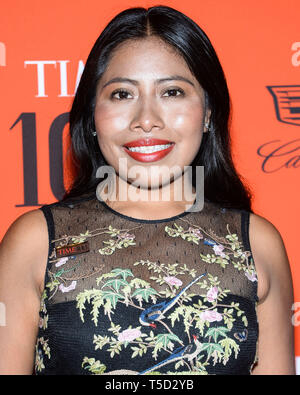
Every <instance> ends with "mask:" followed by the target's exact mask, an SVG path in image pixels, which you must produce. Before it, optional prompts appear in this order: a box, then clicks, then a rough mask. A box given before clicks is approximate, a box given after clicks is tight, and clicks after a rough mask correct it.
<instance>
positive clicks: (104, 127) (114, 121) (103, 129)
mask: <svg viewBox="0 0 300 395" xmlns="http://www.w3.org/2000/svg"><path fill="white" fill-rule="evenodd" d="M128 122H129V121H128V119H127V117H126V116H124V113H116V111H113V110H110V109H108V108H105V107H104V108H102V109H101V110H98V111H97V112H95V126H96V129H97V131H98V132H99V134H100V136H101V135H103V136H106V135H108V136H109V138H111V139H112V140H113V139H114V137H115V135H116V134H118V133H120V132H123V131H124V130H127V128H128Z"/></svg>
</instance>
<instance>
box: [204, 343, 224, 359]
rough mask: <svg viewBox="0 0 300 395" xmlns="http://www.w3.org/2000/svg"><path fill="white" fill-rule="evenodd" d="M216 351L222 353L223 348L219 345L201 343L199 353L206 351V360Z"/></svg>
mask: <svg viewBox="0 0 300 395" xmlns="http://www.w3.org/2000/svg"><path fill="white" fill-rule="evenodd" d="M215 350H216V351H218V352H220V353H222V354H223V353H224V351H223V348H222V347H221V346H220V344H217V343H202V348H201V351H206V352H207V355H208V357H207V359H209V358H210V357H211V355H212V353H213V352H214V351H215Z"/></svg>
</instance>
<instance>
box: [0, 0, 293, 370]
mask: <svg viewBox="0 0 300 395" xmlns="http://www.w3.org/2000/svg"><path fill="white" fill-rule="evenodd" d="M158 4H163V5H168V6H171V7H174V8H176V9H178V10H180V11H182V12H184V13H185V14H186V15H188V16H190V17H191V18H192V19H194V20H195V21H196V22H197V23H198V24H199V25H200V26H201V27H202V28H203V29H204V30H205V31H206V33H207V34H208V36H209V37H210V39H211V41H212V43H213V45H214V47H215V49H216V51H217V53H218V55H219V58H220V60H221V63H222V65H223V68H224V71H225V74H226V77H227V81H228V85H229V90H230V94H231V98H232V105H233V114H232V131H231V133H232V138H233V148H234V159H235V162H236V165H237V168H238V170H239V172H240V173H241V174H242V176H243V177H244V178H245V180H246V181H247V182H248V183H249V184H250V186H252V189H253V192H254V211H255V212H256V213H258V214H260V215H262V216H264V217H265V218H267V219H268V220H270V221H271V222H272V223H273V224H274V225H275V226H276V227H277V229H278V230H279V231H280V233H281V235H282V238H283V240H284V242H285V245H286V249H287V252H288V256H289V259H290V263H291V268H292V275H293V281H294V289H295V302H297V301H300V269H299V267H298V265H297V263H298V257H299V246H298V243H299V240H298V229H299V220H300V218H299V192H300V185H299V172H300V137H299V132H300V33H299V13H300V2H299V0H285V1H282V0H260V1H252V0H243V1H241V0H226V1H222V0H207V1H203V2H202V1H196V0H195V1H194V0H185V1H184V2H182V1H181V0H173V1H168V0H165V1H164V2H162V3H156V2H152V1H138V0H136V1H129V0H114V1H112V2H108V3H105V2H101V1H99V0H64V1H60V0H51V1H43V2H41V1H37V0H26V1H24V0H11V1H10V2H5V3H3V4H2V7H1V14H0V26H1V28H0V81H1V85H0V86H1V91H0V108H1V117H0V130H1V145H0V165H1V180H2V181H3V183H2V188H3V189H2V192H1V206H0V207H1V228H0V237H1V238H2V237H3V235H4V233H5V232H6V230H7V228H8V227H9V225H10V224H11V223H12V222H13V221H14V220H15V219H16V218H17V217H18V216H19V215H21V214H22V213H24V212H26V211H28V210H31V209H33V208H37V207H39V206H40V205H42V204H46V203H51V202H54V201H56V200H57V199H58V198H60V197H61V193H62V191H63V188H64V187H67V185H68V182H69V181H68V180H69V173H68V167H67V163H66V161H65V160H64V161H63V160H62V156H63V155H64V153H65V152H66V147H67V140H66V131H67V126H68V125H67V113H68V111H69V110H70V106H71V102H72V99H73V96H74V92H75V90H76V86H77V83H78V80H79V78H80V75H81V72H82V68H83V67H84V63H85V61H86V58H87V55H88V53H89V51H90V49H91V47H92V45H93V43H94V42H95V40H96V38H97V37H98V35H99V34H100V32H101V31H102V30H103V28H104V27H105V25H106V24H107V22H108V21H109V20H110V19H111V18H112V17H114V16H115V15H116V14H117V13H118V12H120V11H121V10H123V9H125V8H128V7H136V6H143V7H149V6H152V5H158ZM62 137H63V138H62ZM62 154H63V155H62ZM296 306H297V304H295V305H294V307H296ZM297 309H298V310H297ZM297 309H295V332H296V350H295V351H296V352H295V353H296V356H299V361H300V328H299V327H298V325H300V303H299V307H297ZM299 368H300V365H299ZM298 372H299V370H298Z"/></svg>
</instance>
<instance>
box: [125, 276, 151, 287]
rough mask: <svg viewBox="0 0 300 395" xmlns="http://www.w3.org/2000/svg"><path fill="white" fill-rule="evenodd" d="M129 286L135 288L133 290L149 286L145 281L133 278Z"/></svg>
mask: <svg viewBox="0 0 300 395" xmlns="http://www.w3.org/2000/svg"><path fill="white" fill-rule="evenodd" d="M129 285H130V286H131V287H135V288H140V287H149V286H150V284H149V283H148V282H147V281H145V280H142V279H140V278H134V279H132V280H131V281H130V283H129Z"/></svg>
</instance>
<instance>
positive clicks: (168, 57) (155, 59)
mask: <svg viewBox="0 0 300 395" xmlns="http://www.w3.org/2000/svg"><path fill="white" fill-rule="evenodd" d="M169 74H181V75H183V76H186V77H189V78H190V79H193V80H194V82H197V81H196V79H195V77H194V76H193V75H192V73H191V71H190V69H189V67H188V65H187V63H186V61H185V60H184V58H183V57H182V55H181V54H180V53H179V52H178V51H177V50H176V49H175V48H174V47H172V46H171V45H169V44H167V43H166V42H164V41H163V40H161V39H160V38H158V37H155V36H150V37H147V38H143V39H136V40H132V39H131V40H126V41H124V42H123V43H122V44H120V45H119V46H118V47H117V48H115V49H114V51H113V52H112V54H111V57H110V60H109V62H108V66H107V69H106V71H105V73H104V74H103V76H102V80H104V79H106V78H112V77H115V76H117V75H118V76H121V75H126V76H127V77H132V78H135V79H137V80H145V79H151V78H153V79H154V78H159V77H163V76H167V75H169Z"/></svg>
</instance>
